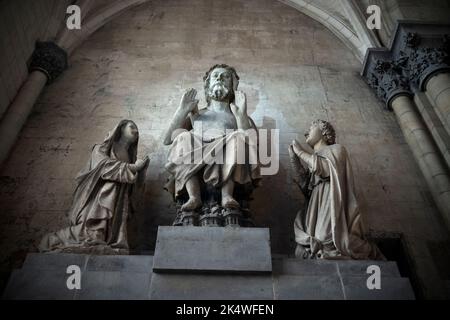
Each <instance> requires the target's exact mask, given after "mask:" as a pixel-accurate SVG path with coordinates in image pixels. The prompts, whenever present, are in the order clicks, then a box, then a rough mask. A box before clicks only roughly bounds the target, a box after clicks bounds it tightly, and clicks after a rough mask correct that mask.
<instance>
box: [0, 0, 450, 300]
mask: <svg viewBox="0 0 450 320" xmlns="http://www.w3.org/2000/svg"><path fill="white" fill-rule="evenodd" d="M215 63H227V64H230V65H232V66H234V67H235V68H236V69H237V71H238V73H239V75H240V77H241V83H240V89H241V90H243V91H245V92H246V93H247V96H248V99H249V114H251V116H252V117H253V119H254V120H255V121H256V123H257V125H258V126H259V127H261V128H278V129H280V153H281V154H280V170H279V173H278V174H277V175H275V176H269V177H265V179H264V180H263V185H262V186H261V187H260V188H259V189H258V190H257V191H256V192H255V194H254V201H253V202H252V206H251V207H252V211H253V212H254V216H255V220H256V222H257V223H258V225H260V226H268V227H270V228H271V241H272V243H271V245H272V251H273V252H274V253H279V254H288V253H292V252H293V248H294V234H293V227H292V224H293V220H294V217H295V215H296V211H297V210H298V209H299V207H300V206H301V204H302V201H303V198H302V196H301V194H300V192H299V190H298V188H297V187H296V186H295V185H294V184H293V183H292V181H291V180H292V179H291V176H290V173H289V161H288V155H287V147H288V144H289V143H290V141H292V139H294V138H297V139H299V140H303V139H304V137H303V134H304V132H305V131H306V130H307V129H308V128H309V124H310V122H311V121H312V120H313V119H316V118H321V119H325V120H329V121H330V122H331V123H332V124H333V125H334V126H335V127H336V129H337V135H338V143H341V144H343V145H345V146H346V147H347V148H348V150H349V152H350V155H351V158H352V160H353V167H354V171H355V179H356V183H357V186H358V193H359V198H360V201H361V206H362V210H363V214H364V217H365V220H366V224H367V226H368V227H369V229H371V230H375V231H384V232H401V233H403V234H404V235H405V237H406V240H407V243H408V245H409V249H410V253H411V255H412V257H413V262H414V265H415V269H416V271H417V272H418V274H419V277H420V284H421V285H422V286H423V288H424V290H425V294H426V295H427V297H442V296H443V295H444V294H445V291H444V290H445V283H446V282H445V281H448V279H447V278H448V272H447V271H446V270H448V268H446V267H445V264H443V262H445V261H443V260H444V258H442V255H441V253H442V250H446V249H445V247H443V245H442V244H443V243H444V241H445V240H446V239H447V237H448V236H447V230H446V229H445V227H444V226H443V222H442V219H441V217H440V216H439V214H438V212H437V210H436V209H435V206H434V204H433V201H432V199H431V196H430V192H429V191H428V190H427V187H426V184H425V181H424V178H423V177H422V175H421V173H420V170H419V168H418V166H417V164H416V163H415V162H414V158H413V155H412V153H411V151H410V149H409V148H408V145H407V144H406V142H405V140H404V138H403V136H402V133H401V131H400V128H399V126H398V124H397V122H396V120H395V118H394V115H393V114H392V113H390V112H388V111H385V110H384V109H383V105H382V104H381V103H380V102H378V101H377V100H376V98H375V97H374V95H373V93H372V91H371V89H370V88H369V87H368V86H367V85H366V84H365V83H364V82H363V81H362V79H361V78H360V76H359V72H360V69H361V64H360V63H359V61H358V60H357V59H356V58H355V56H353V54H352V53H351V52H350V50H349V49H347V47H346V46H345V45H343V44H342V43H340V41H339V40H338V39H337V38H336V37H335V36H334V35H333V34H332V33H331V32H330V31H328V30H327V29H325V27H323V26H322V25H321V24H319V23H318V22H315V21H314V20H312V19H310V18H308V17H307V16H305V15H303V14H301V13H299V12H298V11H296V10H295V9H293V8H290V7H288V6H286V5H284V4H282V3H279V2H277V1H272V0H249V1H238V0H230V1H216V0H214V1H211V0H184V1H175V0H167V1H163V0H158V1H156V0H155V1H151V2H149V3H147V4H144V5H142V6H139V7H137V8H134V9H132V10H130V11H128V12H126V13H125V14H123V15H121V16H120V17H118V18H116V19H115V20H113V21H112V22H110V23H108V24H107V25H105V26H104V27H103V28H102V29H100V30H98V31H97V32H96V33H95V34H93V35H92V36H91V37H90V38H89V39H88V40H87V41H86V42H85V43H84V44H83V45H82V46H81V47H79V48H78V49H77V50H76V51H75V52H74V54H73V56H72V57H71V59H70V68H69V69H68V70H67V71H66V72H65V73H64V74H63V75H62V76H61V77H60V78H58V79H57V80H56V81H55V82H54V83H52V84H51V85H50V86H49V87H47V88H46V89H45V91H44V92H43V94H42V96H41V98H40V100H39V102H38V103H37V105H36V106H35V109H34V113H33V114H32V115H31V116H30V118H29V120H28V122H27V124H26V126H25V127H24V129H23V131H22V133H21V136H20V138H19V140H18V142H17V144H16V146H15V148H14V150H13V151H12V154H11V156H10V158H9V160H8V161H7V162H6V163H5V165H4V166H3V167H2V169H1V171H0V179H1V184H0V188H1V189H0V207H1V208H2V210H1V211H2V214H1V215H0V243H1V245H0V250H1V252H2V256H1V266H2V270H9V269H10V268H11V267H13V266H17V264H18V263H19V262H20V261H21V259H22V258H23V257H24V256H25V254H26V253H27V252H29V251H35V250H36V245H37V244H38V243H39V240H40V238H41V237H42V235H43V234H44V233H46V232H49V231H55V230H57V229H59V228H61V227H64V226H66V225H67V223H68V221H67V218H66V216H65V213H66V212H67V210H68V208H69V207H70V203H71V196H72V192H73V191H74V186H75V184H74V177H75V176H76V174H77V172H78V171H79V170H81V169H82V168H83V167H84V165H85V162H86V161H87V159H88V157H89V152H90V148H91V147H92V145H93V144H94V143H98V142H101V141H102V139H103V138H104V136H105V135H106V133H107V132H108V130H109V129H112V128H113V127H114V126H115V124H117V123H118V121H120V119H123V118H130V119H133V120H135V122H136V123H137V125H138V126H139V129H140V137H141V138H140V150H139V154H140V155H141V156H143V155H145V154H150V156H151V164H150V167H149V170H148V175H147V180H146V189H145V194H144V195H142V202H141V206H140V208H139V210H138V212H137V214H136V215H135V217H134V219H133V220H132V221H131V222H130V228H131V230H130V244H131V246H132V248H133V251H134V252H135V253H143V252H148V251H152V250H153V248H154V242H155V238H156V229H157V226H158V225H168V224H171V222H172V221H173V219H174V217H175V214H174V213H175V209H174V206H173V204H172V200H171V196H170V195H169V194H168V193H167V192H165V191H164V190H163V187H162V185H163V183H164V181H165V179H166V173H165V172H164V163H165V159H166V155H167V147H165V146H163V145H162V142H161V137H162V133H163V130H164V129H165V128H166V126H167V124H168V122H169V121H170V119H171V117H172V115H173V113H174V111H175V108H176V107H177V105H178V102H179V99H180V97H181V95H182V92H183V90H184V89H185V88H188V87H194V88H196V89H197V90H198V91H199V92H200V96H201V98H202V100H201V102H200V104H201V105H204V98H203V91H202V90H203V89H202V80H201V79H202V76H203V74H204V73H205V71H206V70H208V68H209V67H210V66H211V65H213V64H215Z"/></svg>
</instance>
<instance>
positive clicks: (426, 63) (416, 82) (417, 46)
mask: <svg viewBox="0 0 450 320" xmlns="http://www.w3.org/2000/svg"><path fill="white" fill-rule="evenodd" d="M403 38H404V40H403V41H404V44H403V48H404V49H403V50H401V51H400V52H399V54H398V57H397V60H398V61H400V60H401V61H405V68H407V72H408V76H409V80H410V86H411V88H412V89H413V90H414V91H417V90H424V84H425V81H426V80H427V79H428V78H429V77H430V76H431V75H433V74H435V73H437V72H447V71H449V70H450V61H449V57H450V53H449V45H448V42H449V35H443V36H442V37H441V39H442V40H441V41H439V40H438V41H434V42H435V43H434V44H436V42H438V45H439V46H431V45H432V44H431V43H427V42H428V41H422V40H423V38H422V37H421V36H420V35H418V34H417V33H413V32H408V33H406V34H405V35H404V37H403ZM439 42H440V43H439Z"/></svg>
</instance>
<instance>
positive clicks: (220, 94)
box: [208, 68, 233, 101]
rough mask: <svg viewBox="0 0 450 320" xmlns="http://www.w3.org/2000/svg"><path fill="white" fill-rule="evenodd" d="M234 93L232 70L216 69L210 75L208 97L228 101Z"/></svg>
mask: <svg viewBox="0 0 450 320" xmlns="http://www.w3.org/2000/svg"><path fill="white" fill-rule="evenodd" d="M232 95H233V75H232V72H231V71H230V70H227V69H225V68H216V69H214V70H213V71H212V72H211V74H210V75H209V87H208V97H209V98H210V99H212V100H217V101H227V100H229V99H230V97H231V96H232Z"/></svg>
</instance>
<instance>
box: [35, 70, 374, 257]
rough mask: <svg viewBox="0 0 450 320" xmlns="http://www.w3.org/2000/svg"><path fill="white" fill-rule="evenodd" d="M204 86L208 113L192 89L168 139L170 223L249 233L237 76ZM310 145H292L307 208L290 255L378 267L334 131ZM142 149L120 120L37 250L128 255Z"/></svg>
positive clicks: (243, 107)
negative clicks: (372, 262)
mask: <svg viewBox="0 0 450 320" xmlns="http://www.w3.org/2000/svg"><path fill="white" fill-rule="evenodd" d="M203 81H204V91H205V97H206V102H207V105H206V107H205V108H203V109H199V107H198V102H199V100H198V99H196V97H197V92H196V90H194V89H189V90H187V91H186V92H185V93H184V95H183V96H182V98H181V101H180V105H179V107H178V108H177V110H176V112H175V115H174V117H173V119H172V121H171V123H170V125H169V127H168V129H167V131H166V133H165V135H164V144H166V145H170V147H169V153H168V160H167V164H166V170H167V172H168V173H169V179H168V182H167V184H166V186H165V188H166V190H168V191H169V192H170V193H171V195H172V196H173V199H174V201H175V203H176V208H177V215H176V219H175V221H174V223H173V224H174V225H176V226H185V225H193V226H242V227H249V226H253V222H252V220H251V214H250V210H249V200H250V195H251V193H252V190H253V189H254V188H255V187H257V186H258V182H259V181H260V179H261V175H260V165H259V162H258V161H257V159H258V141H255V139H252V137H254V136H255V135H254V134H251V133H254V132H255V131H257V127H256V125H255V123H254V121H253V120H252V119H251V118H250V117H249V116H248V114H247V101H246V95H245V94H244V93H243V92H241V91H239V90H238V85H239V76H238V74H237V72H236V70H235V69H234V68H232V67H230V66H228V65H225V64H220V65H214V66H213V67H211V68H210V69H209V71H208V72H207V73H206V74H205V76H204V78H203ZM306 136H307V140H306V142H307V144H308V145H309V146H310V147H311V148H312V149H313V151H312V152H311V151H308V148H307V147H305V146H302V144H300V143H298V142H297V141H293V143H292V144H291V145H290V146H289V154H290V158H291V164H292V166H293V172H294V176H295V181H296V182H297V184H298V185H299V187H300V189H301V191H302V192H303V194H304V196H305V200H306V201H305V206H304V208H303V209H302V210H300V211H299V213H298V214H297V217H296V219H295V223H294V231H295V239H296V242H297V249H296V252H295V254H296V256H297V257H301V258H324V259H383V256H382V254H381V253H380V252H379V250H378V249H377V247H376V246H374V245H373V244H371V243H370V242H369V241H368V240H366V239H365V238H364V229H363V224H362V222H361V216H360V212H359V210H358V203H357V199H356V196H355V190H354V184H353V176H352V168H351V164H350V162H349V159H348V155H347V152H346V150H345V148H344V147H343V146H341V145H339V144H336V143H335V131H334V128H333V127H332V126H331V124H330V123H328V122H326V121H322V120H317V121H314V122H313V123H312V125H311V128H310V130H309V132H308V134H307V135H306ZM138 141H139V132H138V128H137V126H136V124H135V123H134V122H133V121H131V120H122V121H121V122H120V123H119V124H118V125H117V126H116V127H115V128H114V129H113V130H112V131H111V132H110V133H109V134H108V136H107V137H106V139H105V140H104V141H103V143H101V144H97V145H94V147H93V148H92V152H91V157H90V159H89V162H88V164H87V167H86V169H85V170H84V171H83V172H82V173H81V174H80V175H79V176H78V177H77V178H76V181H77V187H76V190H75V193H74V196H73V203H72V207H71V209H70V211H69V219H70V226H69V227H67V228H64V229H62V230H59V231H57V232H53V233H49V234H47V235H45V236H44V237H43V239H42V241H41V243H40V246H39V249H40V251H42V252H90V253H91V252H94V253H102V254H126V253H128V240H127V219H128V218H129V215H130V213H131V212H132V210H133V208H134V205H133V204H134V202H135V200H134V198H135V196H136V194H137V193H139V192H140V191H139V188H140V187H142V184H143V182H144V178H145V172H146V168H147V166H148V163H149V158H148V157H145V158H144V159H137V148H138ZM250 159H253V161H250ZM255 159H256V161H254V160H255Z"/></svg>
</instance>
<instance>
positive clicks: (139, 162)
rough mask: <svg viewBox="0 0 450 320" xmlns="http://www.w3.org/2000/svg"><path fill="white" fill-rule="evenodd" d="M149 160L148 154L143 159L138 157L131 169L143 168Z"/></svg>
mask: <svg viewBox="0 0 450 320" xmlns="http://www.w3.org/2000/svg"><path fill="white" fill-rule="evenodd" d="M149 162H150V159H149V157H148V156H146V157H145V158H144V159H138V160H136V162H135V163H134V165H133V167H132V168H133V169H134V171H136V172H137V171H141V170H142V169H144V168H145V167H146V166H147V165H148V163H149Z"/></svg>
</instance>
